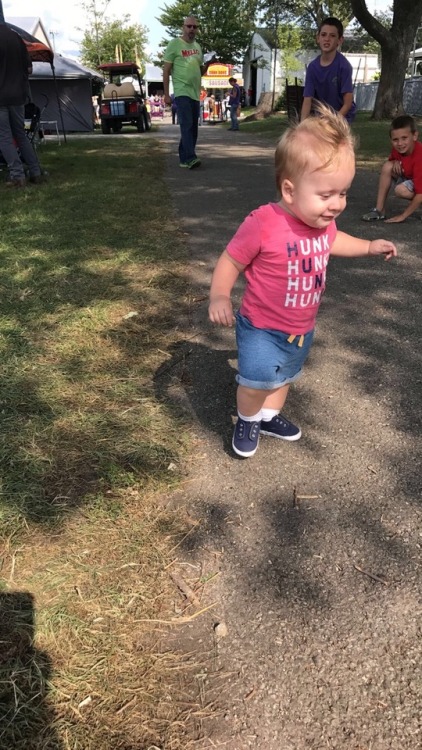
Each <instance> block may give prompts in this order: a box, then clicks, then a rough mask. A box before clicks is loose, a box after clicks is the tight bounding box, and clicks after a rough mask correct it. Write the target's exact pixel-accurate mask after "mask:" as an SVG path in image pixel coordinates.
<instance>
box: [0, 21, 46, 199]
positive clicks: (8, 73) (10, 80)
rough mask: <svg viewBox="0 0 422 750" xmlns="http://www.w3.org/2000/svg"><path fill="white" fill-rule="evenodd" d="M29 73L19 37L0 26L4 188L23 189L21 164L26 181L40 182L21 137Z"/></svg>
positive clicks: (35, 164) (0, 130) (0, 134)
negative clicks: (5, 167) (27, 177)
mask: <svg viewBox="0 0 422 750" xmlns="http://www.w3.org/2000/svg"><path fill="white" fill-rule="evenodd" d="M31 72H32V64H31V60H30V58H29V55H28V52H27V49H26V46H25V43H24V42H23V40H22V38H21V37H20V36H19V34H17V33H16V32H15V31H12V30H11V29H9V27H8V26H6V25H5V24H0V151H1V152H2V154H3V157H4V159H5V161H6V164H7V167H8V169H9V180H8V182H6V185H7V186H8V187H25V185H26V179H25V170H24V166H23V162H24V163H25V164H26V166H27V167H28V171H29V181H30V182H35V183H38V182H41V180H42V177H41V167H40V164H39V161H38V158H37V155H36V153H35V151H34V149H33V147H32V144H31V143H30V142H29V140H28V138H27V137H26V134H25V120H24V116H25V102H26V101H27V100H28V98H29V82H28V75H29V73H31ZM18 149H19V150H18ZM22 160H23V161H22Z"/></svg>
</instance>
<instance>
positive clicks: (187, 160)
mask: <svg viewBox="0 0 422 750" xmlns="http://www.w3.org/2000/svg"><path fill="white" fill-rule="evenodd" d="M198 29H199V25H198V21H197V19H196V18H195V17H194V16H188V17H187V18H185V20H184V23H183V30H182V35H181V36H180V37H177V38H176V39H172V40H171V41H170V42H169V44H168V45H167V48H166V50H165V52H164V68H163V82H164V101H165V103H166V104H168V105H170V104H171V97H170V76H171V79H172V82H173V88H174V95H175V100H176V105H177V117H178V120H179V126H180V143H179V160H180V164H179V166H180V167H185V168H187V169H194V168H195V167H199V166H200V164H201V161H200V159H198V157H197V155H196V152H195V148H196V142H197V139H198V122H199V112H200V104H199V101H200V93H201V76H202V75H203V74H204V73H205V72H206V70H207V69H208V66H209V65H210V64H211V62H212V58H211V59H210V60H209V61H208V62H207V63H205V64H204V63H203V55H202V49H201V47H200V45H199V44H198V42H197V41H196V35H197V33H198Z"/></svg>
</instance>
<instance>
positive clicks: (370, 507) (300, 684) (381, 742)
mask: <svg viewBox="0 0 422 750" xmlns="http://www.w3.org/2000/svg"><path fill="white" fill-rule="evenodd" d="M157 137H159V138H160V140H162V142H163V143H164V144H165V146H166V148H167V150H168V182H169V186H170V191H171V194H172V197H173V201H174V206H175V209H176V211H177V214H178V216H179V218H180V221H181V223H182V225H183V228H184V231H185V232H186V239H187V241H188V243H189V247H190V252H191V266H190V280H191V286H190V289H189V290H187V294H189V295H191V298H192V315H191V318H190V319H189V321H182V322H180V323H179V324H180V325H182V326H184V327H185V328H186V331H185V333H186V337H185V341H184V343H183V344H182V345H180V346H179V347H177V349H176V350H175V351H174V352H173V353H172V356H173V364H174V366H173V367H168V368H167V370H166V372H167V375H166V376H165V377H160V378H157V392H158V394H159V396H160V397H161V398H162V399H164V401H165V403H166V404H167V406H168V409H169V410H170V411H171V410H172V409H179V408H180V404H182V405H183V407H184V408H186V410H187V411H188V413H189V414H190V415H191V419H192V425H193V430H194V433H195V434H196V435H197V438H198V439H197V457H196V460H194V462H193V469H192V471H191V474H190V476H189V477H188V479H189V481H188V482H187V483H186V485H185V487H186V489H185V490H184V491H183V492H182V493H180V494H179V495H178V497H177V502H179V503H181V504H184V505H186V507H187V508H188V509H189V512H190V513H191V514H192V515H193V516H194V517H195V518H196V520H197V522H198V524H197V526H196V527H195V528H194V529H193V531H192V533H191V534H190V535H189V537H188V538H187V540H186V543H185V545H184V547H183V548H181V549H180V550H179V559H181V560H184V561H188V562H189V561H190V564H192V565H194V564H198V565H200V566H201V570H202V572H203V573H204V575H207V576H209V577H210V578H211V577H212V576H214V578H212V584H211V585H210V589H209V591H208V592H207V593H208V597H209V600H208V601H206V602H204V605H206V604H207V603H215V606H214V607H213V608H212V609H210V610H209V611H208V612H206V613H205V614H203V615H201V617H200V618H198V619H197V620H196V621H195V623H193V624H192V626H191V630H190V631H189V629H188V631H187V636H188V638H190V639H191V641H192V647H195V646H197V647H198V648H202V649H204V650H206V648H207V647H208V645H209V644H210V648H211V649H213V653H214V657H215V658H214V660H213V661H212V664H211V666H210V668H209V671H208V675H209V676H208V677H207V676H206V675H205V676H204V679H203V683H202V691H203V694H204V705H206V703H207V698H208V695H209V699H210V700H213V699H214V698H215V697H216V696H217V697H218V705H219V707H220V711H219V712H218V713H217V716H216V718H215V719H214V720H213V721H211V722H209V723H205V724H203V725H202V726H201V727H200V731H201V732H202V739H201V740H200V742H198V747H201V748H215V747H225V748H228V749H229V750H246V749H247V748H254V749H255V750H322V749H323V748H324V749H326V748H332V749H335V750H338V749H339V748H345V750H387V748H388V749H390V748H391V749H392V750H417V749H418V748H421V747H422V733H421V716H422V700H421V699H422V679H421V666H420V664H421V613H422V605H421V598H420V592H421V544H422V524H421V507H420V498H421V492H420V490H421V477H420V462H421V404H420V395H421V380H422V375H421V357H420V345H421V337H420V321H421V294H420V288H421V284H420V282H421V247H420V245H421V242H420V238H421V234H422V223H421V221H420V217H419V216H413V217H411V218H410V219H409V220H408V221H406V222H405V223H404V224H393V225H386V224H383V223H380V224H377V223H376V224H365V223H363V222H361V221H360V216H361V214H362V213H364V212H365V210H368V209H369V208H371V207H372V205H373V204H374V198H375V193H376V185H377V174H376V173H374V172H369V171H362V170H361V171H358V174H357V176H356V179H355V181H354V184H353V187H352V189H351V192H350V197H349V201H348V207H347V209H346V211H345V212H344V214H343V215H342V216H341V217H340V219H339V221H338V225H339V227H340V228H341V229H343V230H345V231H348V232H350V233H353V234H357V235H359V236H361V237H367V238H375V237H380V236H384V237H386V238H389V239H392V240H393V241H395V242H396V243H397V246H398V250H399V257H398V259H397V260H395V261H392V262H390V263H385V262H383V261H380V260H375V259H370V260H366V259H360V260H352V261H342V260H339V259H332V260H331V261H330V266H329V270H328V284H327V293H326V295H325V298H324V301H323V304H322V306H321V310H320V314H319V319H318V325H317V334H316V340H315V343H314V347H313V350H312V353H311V357H310V359H309V361H308V363H307V366H306V369H305V374H304V377H303V378H302V379H301V380H300V381H299V383H298V384H297V385H296V386H295V387H293V388H292V390H291V393H290V395H289V399H288V402H287V405H286V408H285V414H286V416H288V417H289V418H291V419H292V420H293V421H294V422H296V423H297V424H299V425H300V427H301V429H302V434H303V437H302V439H301V440H300V441H298V442H297V443H292V444H288V443H283V441H275V440H271V438H265V437H264V438H262V439H261V442H260V446H259V450H258V452H257V454H256V455H255V456H254V457H253V458H252V459H248V460H240V459H237V458H235V456H234V455H233V453H232V450H231V433H232V418H233V415H234V414H235V380H234V376H235V367H236V349H235V339H234V332H233V330H222V329H217V328H213V327H212V326H211V325H210V324H209V323H208V321H207V302H206V299H205V297H206V295H207V292H208V287H209V280H210V276H211V272H212V268H213V266H214V264H215V260H216V258H217V256H218V255H219V253H220V252H221V250H222V249H223V248H224V246H225V244H226V242H227V241H228V240H229V238H230V237H231V236H232V234H233V233H234V231H235V229H236V228H237V226H238V225H239V223H240V222H241V221H242V220H243V218H244V217H245V216H246V215H247V213H248V212H249V211H250V210H252V209H253V208H255V207H257V206H258V205H260V204H262V203H265V202H267V201H269V200H274V199H275V186H274V178H273V146H272V145H271V144H269V143H267V142H266V141H264V140H257V139H256V138H253V139H252V138H251V137H247V136H245V135H244V134H243V133H242V130H240V131H239V132H238V133H232V132H227V131H226V130H225V129H224V130H221V129H217V128H213V127H212V126H203V127H202V128H201V129H200V134H199V147H198V155H199V156H200V157H201V159H203V165H202V166H201V168H200V169H197V170H192V171H188V170H181V169H179V168H178V159H177V155H176V149H177V139H178V128H177V127H172V126H171V125H168V124H164V125H163V126H160V129H159V132H158V134H157ZM386 148H387V144H386ZM394 205H395V206H396V207H397V205H398V202H397V201H396V202H395V201H394V199H392V200H391V202H390V204H389V210H390V211H391V212H392V210H393V208H394ZM421 216H422V212H421ZM239 291H240V289H239V290H238V292H239ZM216 573H217V574H218V575H215V574H216ZM217 623H223V627H222V633H220V631H219V630H217V631H215V630H214V628H215V625H216V624H217ZM225 632H226V634H225ZM207 691H209V693H207ZM198 736H200V735H198Z"/></svg>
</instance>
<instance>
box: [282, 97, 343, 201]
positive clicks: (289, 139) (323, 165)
mask: <svg viewBox="0 0 422 750" xmlns="http://www.w3.org/2000/svg"><path fill="white" fill-rule="evenodd" d="M314 112H315V116H312V117H307V118H306V119H305V120H302V122H297V123H295V124H293V125H291V126H290V127H289V128H288V130H286V132H285V133H283V135H282V136H281V138H280V140H279V141H278V143H277V147H276V151H275V177H276V183H277V187H278V188H280V186H281V183H282V181H283V180H285V179H288V180H294V179H295V178H297V177H301V176H302V175H303V174H304V172H306V171H308V170H309V169H311V171H318V170H320V169H327V168H329V167H330V166H332V165H334V166H337V165H338V164H339V163H341V162H342V161H343V160H344V158H345V156H346V154H347V152H348V153H349V155H350V157H352V158H353V159H354V149H355V144H356V139H355V137H354V135H353V134H352V132H351V130H350V127H349V124H348V122H347V120H346V119H345V118H344V117H343V116H342V115H339V114H338V112H335V111H334V110H333V109H331V107H327V106H326V105H325V104H321V103H320V102H318V103H315V105H314ZM315 165H316V166H315Z"/></svg>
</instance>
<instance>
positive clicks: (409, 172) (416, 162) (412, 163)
mask: <svg viewBox="0 0 422 750" xmlns="http://www.w3.org/2000/svg"><path fill="white" fill-rule="evenodd" d="M390 138H391V143H392V146H393V148H392V150H391V154H390V156H389V157H388V161H386V162H385V164H384V165H383V167H382V169H381V174H380V179H379V184H378V195H377V205H376V206H375V208H372V209H371V210H370V211H369V212H368V213H367V214H364V215H363V216H362V219H363V220H364V221H379V220H380V219H385V214H384V207H385V202H386V200H387V195H388V193H389V190H390V187H391V185H392V184H393V183H395V188H394V195H397V197H398V198H405V199H406V200H408V201H410V203H409V205H408V206H407V208H405V210H404V211H403V212H402V213H401V214H398V215H397V216H392V217H391V219H387V220H386V221H387V223H389V224H393V223H394V224H398V223H400V222H401V221H404V220H405V219H407V218H408V217H409V216H411V214H413V212H414V211H416V209H417V208H419V206H420V205H422V143H419V141H418V131H417V130H416V122H415V120H414V119H413V117H411V116H410V115H399V117H395V118H394V120H393V121H392V123H391V127H390Z"/></svg>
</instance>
